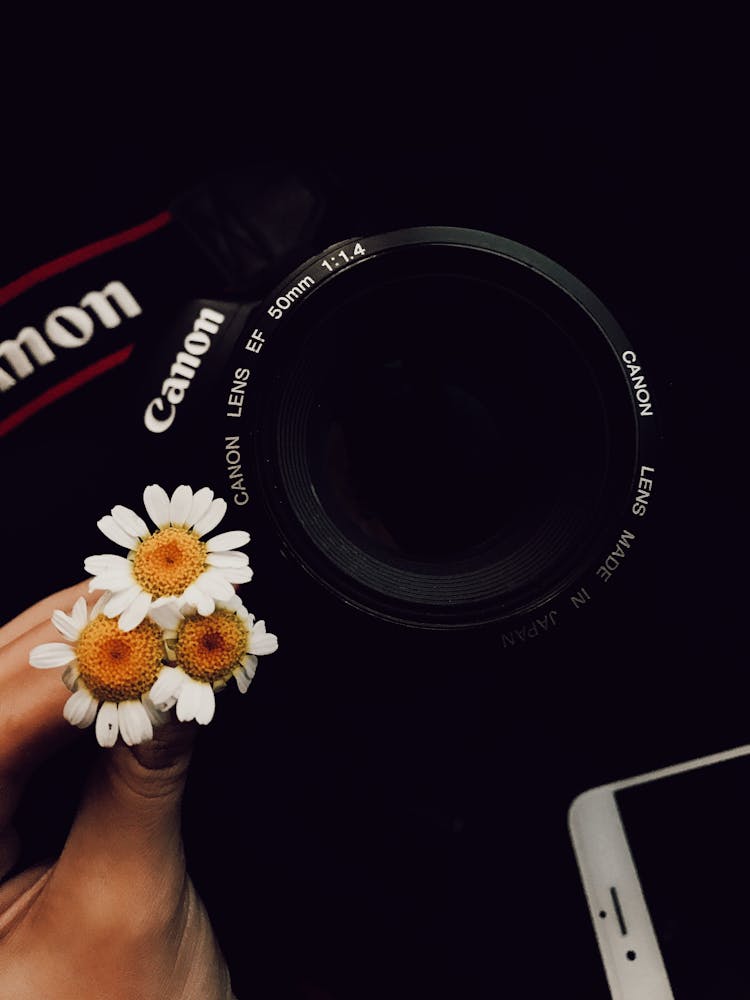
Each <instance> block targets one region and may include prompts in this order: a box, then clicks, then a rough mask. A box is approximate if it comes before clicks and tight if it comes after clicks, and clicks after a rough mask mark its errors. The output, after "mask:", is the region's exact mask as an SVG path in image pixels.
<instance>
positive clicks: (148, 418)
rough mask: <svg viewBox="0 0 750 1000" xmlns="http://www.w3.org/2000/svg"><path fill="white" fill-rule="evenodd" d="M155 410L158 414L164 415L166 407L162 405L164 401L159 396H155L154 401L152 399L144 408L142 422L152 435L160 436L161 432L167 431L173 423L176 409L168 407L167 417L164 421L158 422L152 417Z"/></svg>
mask: <svg viewBox="0 0 750 1000" xmlns="http://www.w3.org/2000/svg"><path fill="white" fill-rule="evenodd" d="M155 410H157V411H158V412H159V413H164V411H165V410H166V406H165V405H164V400H163V399H162V398H161V396H157V397H156V399H152V400H151V402H150V403H149V404H148V406H147V407H146V412H145V414H144V416H143V422H144V423H145V425H146V427H147V428H148V430H150V431H151V432H152V433H154V434H161V433H162V431H166V430H169V428H170V427H171V426H172V424H173V422H174V418H175V415H176V413H177V408H176V407H175V406H170V408H169V416H168V417H167V418H166V419H165V420H158V419H157V417H156V416H155V415H154V411H155Z"/></svg>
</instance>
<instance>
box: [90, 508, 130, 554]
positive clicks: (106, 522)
mask: <svg viewBox="0 0 750 1000" xmlns="http://www.w3.org/2000/svg"><path fill="white" fill-rule="evenodd" d="M96 526H97V528H98V529H99V531H101V533H102V534H103V535H106V536H107V538H108V539H109V540H110V541H111V542H114V543H115V545H122V547H123V548H125V549H134V548H135V547H136V545H137V544H138V539H137V538H136V536H135V535H131V534H130V533H129V532H127V531H125V530H124V529H123V528H121V527H120V525H119V524H118V523H117V521H115V519H114V518H113V517H112V515H111V514H107V515H106V516H105V517H100V518H99V520H98V521H97V522H96Z"/></svg>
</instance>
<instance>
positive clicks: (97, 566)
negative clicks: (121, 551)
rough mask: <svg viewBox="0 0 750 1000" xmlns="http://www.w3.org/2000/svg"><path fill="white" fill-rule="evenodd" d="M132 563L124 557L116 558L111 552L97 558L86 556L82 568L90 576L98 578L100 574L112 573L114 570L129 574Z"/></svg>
mask: <svg viewBox="0 0 750 1000" xmlns="http://www.w3.org/2000/svg"><path fill="white" fill-rule="evenodd" d="M132 565H133V564H132V563H131V562H130V560H129V559H126V558H125V556H118V555H115V554H114V553H112V552H107V553H105V554H103V555H98V556H87V557H86V559H85V560H84V563H83V568H84V569H85V570H86V572H87V573H90V574H91V575H92V576H99V574H100V573H112V572H114V571H116V570H119V571H121V572H123V571H125V572H128V573H129V572H130V571H131V569H132Z"/></svg>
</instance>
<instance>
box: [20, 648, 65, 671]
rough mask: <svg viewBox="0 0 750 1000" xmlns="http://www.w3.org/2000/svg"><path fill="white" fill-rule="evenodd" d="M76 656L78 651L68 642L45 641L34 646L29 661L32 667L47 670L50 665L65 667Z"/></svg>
mask: <svg viewBox="0 0 750 1000" xmlns="http://www.w3.org/2000/svg"><path fill="white" fill-rule="evenodd" d="M75 658H76V651H75V650H74V649H73V647H72V646H69V645H68V644H67V642H43V643H42V644H41V646H34V648H33V649H32V650H31V652H30V653H29V663H30V664H31V666H32V667H41V669H42V670H47V669H49V668H50V667H64V666H66V664H68V663H70V662H71V661H72V660H74V659H75Z"/></svg>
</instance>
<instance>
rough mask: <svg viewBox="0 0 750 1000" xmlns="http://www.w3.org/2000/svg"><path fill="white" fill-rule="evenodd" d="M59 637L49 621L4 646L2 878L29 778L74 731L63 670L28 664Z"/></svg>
mask: <svg viewBox="0 0 750 1000" xmlns="http://www.w3.org/2000/svg"><path fill="white" fill-rule="evenodd" d="M56 637H57V638H59V636H57V632H56V630H55V629H54V628H53V626H52V625H51V624H50V623H49V622H47V623H44V624H42V625H37V626H36V628H33V629H31V630H30V631H28V632H25V633H23V634H22V635H21V636H19V637H18V638H17V639H15V640H13V642H11V643H9V644H8V645H7V646H5V647H4V648H3V649H0V879H2V878H4V877H5V875H6V874H7V873H8V872H9V871H10V869H11V868H12V867H13V865H14V864H15V862H16V860H17V858H18V853H19V843H18V838H17V836H16V833H15V831H14V830H13V829H12V828H11V826H10V822H11V819H12V817H13V814H14V812H15V810H16V806H17V805H18V800H19V799H20V797H21V793H22V791H23V786H24V783H25V781H26V779H27V778H28V776H29V774H30V773H31V771H32V770H33V768H34V767H35V766H36V765H37V764H38V763H39V762H40V761H41V760H43V759H44V758H45V757H47V756H49V755H50V754H51V753H53V752H54V751H55V750H56V749H58V748H59V747H61V746H63V745H64V744H65V743H67V742H69V741H70V740H72V739H74V738H75V733H76V731H75V730H74V729H73V727H72V726H71V725H69V724H68V723H67V722H66V721H65V719H64V718H63V714H62V711H63V706H64V704H65V702H66V701H67V699H68V698H69V697H70V692H69V691H68V689H67V688H66V687H65V685H64V684H63V682H62V668H59V669H51V670H34V669H33V668H32V667H30V666H29V652H30V651H31V649H32V648H33V647H34V646H36V645H38V644H39V643H41V642H48V641H52V640H54V639H55V638H56Z"/></svg>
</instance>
